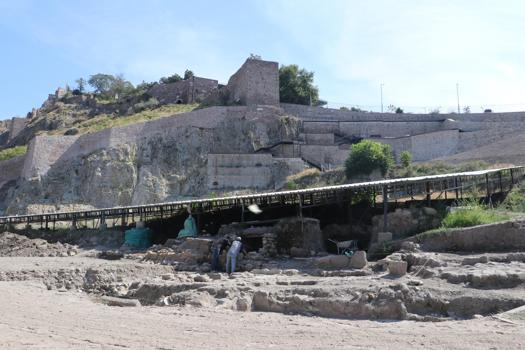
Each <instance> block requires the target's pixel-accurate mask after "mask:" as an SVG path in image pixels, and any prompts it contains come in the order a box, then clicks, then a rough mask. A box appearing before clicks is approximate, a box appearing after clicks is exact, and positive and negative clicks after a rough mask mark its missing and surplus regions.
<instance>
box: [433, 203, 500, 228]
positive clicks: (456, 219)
mask: <svg viewBox="0 0 525 350" xmlns="http://www.w3.org/2000/svg"><path fill="white" fill-rule="evenodd" d="M471 203H472V202H471ZM508 218H509V217H508V215H505V214H502V213H500V212H497V211H495V210H489V209H487V208H486V207H485V206H482V205H479V204H476V203H474V204H471V205H467V206H465V207H463V208H457V209H456V210H455V211H453V212H450V213H448V214H447V216H445V219H443V222H442V225H443V227H446V228H452V227H470V226H476V225H483V224H490V223H494V222H498V221H503V220H506V219H508Z"/></svg>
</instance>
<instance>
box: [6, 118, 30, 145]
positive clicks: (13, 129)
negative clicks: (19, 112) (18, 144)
mask: <svg viewBox="0 0 525 350" xmlns="http://www.w3.org/2000/svg"><path fill="white" fill-rule="evenodd" d="M26 125H27V118H18V117H14V118H12V119H11V122H10V124H9V141H10V140H12V139H14V138H15V137H16V136H17V135H18V134H20V132H21V131H22V130H23V129H24V128H25V127H26Z"/></svg>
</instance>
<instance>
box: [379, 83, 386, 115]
mask: <svg viewBox="0 0 525 350" xmlns="http://www.w3.org/2000/svg"><path fill="white" fill-rule="evenodd" d="M383 85H385V84H383V83H381V84H379V88H380V89H381V113H383Z"/></svg>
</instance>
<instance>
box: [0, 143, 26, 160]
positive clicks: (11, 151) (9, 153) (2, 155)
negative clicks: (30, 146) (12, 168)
mask: <svg viewBox="0 0 525 350" xmlns="http://www.w3.org/2000/svg"><path fill="white" fill-rule="evenodd" d="M26 152H27V146H16V147H11V148H6V149H4V150H2V151H0V162H1V161H4V160H8V159H11V158H14V157H18V156H21V155H22V154H25V153H26Z"/></svg>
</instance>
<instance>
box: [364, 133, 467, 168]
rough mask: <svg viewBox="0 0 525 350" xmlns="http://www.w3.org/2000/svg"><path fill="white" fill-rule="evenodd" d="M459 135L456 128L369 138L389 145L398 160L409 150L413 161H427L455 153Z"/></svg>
mask: <svg viewBox="0 0 525 350" xmlns="http://www.w3.org/2000/svg"><path fill="white" fill-rule="evenodd" d="M459 135H460V133H459V132H458V131H457V130H443V131H436V132H431V133H427V134H421V135H414V136H407V137H398V138H384V139H379V138H371V139H370V140H373V141H377V142H381V143H384V144H388V145H390V146H391V147H392V151H393V152H394V157H395V158H396V161H398V162H399V161H400V156H401V152H403V151H409V152H410V153H411V154H412V160H414V161H427V160H431V159H435V158H440V157H445V156H449V155H452V154H455V153H456V152H457V150H458V145H459Z"/></svg>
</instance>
